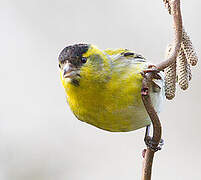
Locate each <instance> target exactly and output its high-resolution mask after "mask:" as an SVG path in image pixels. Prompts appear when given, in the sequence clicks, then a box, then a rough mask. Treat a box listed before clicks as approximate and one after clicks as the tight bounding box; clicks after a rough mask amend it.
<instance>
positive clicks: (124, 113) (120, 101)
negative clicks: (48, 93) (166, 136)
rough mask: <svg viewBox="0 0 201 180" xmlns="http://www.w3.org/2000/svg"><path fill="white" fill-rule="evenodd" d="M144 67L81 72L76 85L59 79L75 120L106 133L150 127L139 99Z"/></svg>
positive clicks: (136, 66) (134, 66) (83, 70)
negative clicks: (105, 71) (103, 72)
mask: <svg viewBox="0 0 201 180" xmlns="http://www.w3.org/2000/svg"><path fill="white" fill-rule="evenodd" d="M143 66H144V65H143V64H138V65H133V66H129V67H128V68H125V67H124V68H116V69H114V70H112V71H111V72H110V75H109V76H108V73H109V72H107V73H106V74H99V73H97V74H96V73H94V72H91V71H92V70H91V69H90V68H89V67H86V68H84V69H82V71H81V77H82V78H81V79H80V83H79V86H74V85H73V84H72V83H70V81H68V80H66V79H63V78H62V76H61V79H62V83H63V85H64V87H65V91H66V94H67V101H68V103H69V106H70V108H71V110H72V111H73V113H74V114H75V115H76V117H77V118H78V119H79V120H81V121H84V122H87V123H89V124H92V125H94V126H96V127H99V128H101V129H104V130H108V131H118V132H121V131H131V130H135V129H139V128H141V127H144V126H147V125H148V124H150V120H149V118H148V116H147V113H146V111H145V109H144V106H143V104H142V100H141V94H140V91H141V82H142V76H141V75H140V74H139V72H140V71H141V70H142V68H143Z"/></svg>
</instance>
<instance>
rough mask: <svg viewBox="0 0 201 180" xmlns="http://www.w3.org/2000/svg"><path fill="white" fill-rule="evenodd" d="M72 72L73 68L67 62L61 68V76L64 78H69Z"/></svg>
mask: <svg viewBox="0 0 201 180" xmlns="http://www.w3.org/2000/svg"><path fill="white" fill-rule="evenodd" d="M73 74H74V70H73V68H72V66H71V65H70V64H69V63H66V65H65V66H64V68H63V77H64V78H71V77H72V76H73Z"/></svg>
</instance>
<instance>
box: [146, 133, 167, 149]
mask: <svg viewBox="0 0 201 180" xmlns="http://www.w3.org/2000/svg"><path fill="white" fill-rule="evenodd" d="M144 141H145V144H146V145H147V147H148V148H150V149H151V150H152V151H154V152H156V151H158V150H161V149H162V146H163V145H164V140H163V139H161V140H160V142H159V144H158V146H156V144H157V143H156V142H155V141H153V138H152V137H150V136H146V137H145V139H144Z"/></svg>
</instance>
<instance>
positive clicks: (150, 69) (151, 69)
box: [141, 65, 161, 79]
mask: <svg viewBox="0 0 201 180" xmlns="http://www.w3.org/2000/svg"><path fill="white" fill-rule="evenodd" d="M159 72H160V71H159V70H158V69H157V67H156V66H154V65H149V66H148V68H147V69H145V70H143V71H142V72H141V75H142V77H145V76H146V74H147V73H153V74H154V78H155V79H161V77H160V76H159V75H158V73H159Z"/></svg>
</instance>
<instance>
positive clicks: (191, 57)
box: [182, 29, 198, 66]
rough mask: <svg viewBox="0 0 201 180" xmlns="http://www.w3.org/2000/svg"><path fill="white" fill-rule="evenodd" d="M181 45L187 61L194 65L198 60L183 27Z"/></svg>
mask: <svg viewBox="0 0 201 180" xmlns="http://www.w3.org/2000/svg"><path fill="white" fill-rule="evenodd" d="M182 46H183V47H184V53H185V55H186V58H187V61H188V63H189V64H191V65H192V66H195V65H196V64H197V62H198V57H197V54H196V52H195V50H194V48H193V45H192V42H191V40H190V37H189V36H188V34H187V33H186V32H185V31H184V29H183V34H182Z"/></svg>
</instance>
